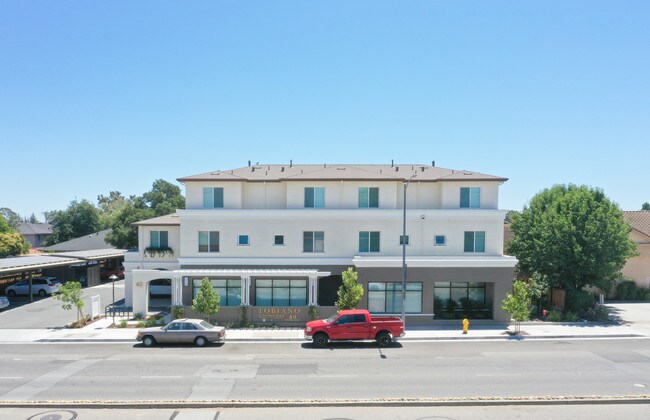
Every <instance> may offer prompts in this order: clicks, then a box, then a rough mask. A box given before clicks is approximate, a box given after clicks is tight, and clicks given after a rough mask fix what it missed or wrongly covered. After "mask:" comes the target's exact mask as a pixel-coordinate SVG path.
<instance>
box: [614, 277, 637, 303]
mask: <svg viewBox="0 0 650 420" xmlns="http://www.w3.org/2000/svg"><path fill="white" fill-rule="evenodd" d="M636 294H637V287H636V283H635V282H634V281H633V280H623V281H622V282H620V283H619V284H617V285H616V296H617V297H618V298H619V299H620V300H634V299H636Z"/></svg>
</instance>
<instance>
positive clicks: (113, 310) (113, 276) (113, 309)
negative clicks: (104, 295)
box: [108, 274, 118, 325]
mask: <svg viewBox="0 0 650 420" xmlns="http://www.w3.org/2000/svg"><path fill="white" fill-rule="evenodd" d="M108 279H109V280H111V281H112V282H113V306H112V307H111V309H112V310H111V312H113V325H115V280H117V279H118V277H117V276H116V275H115V274H111V276H110V277H109V278H108Z"/></svg>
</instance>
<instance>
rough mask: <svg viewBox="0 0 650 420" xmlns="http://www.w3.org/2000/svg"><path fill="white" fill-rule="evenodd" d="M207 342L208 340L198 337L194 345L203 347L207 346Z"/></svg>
mask: <svg viewBox="0 0 650 420" xmlns="http://www.w3.org/2000/svg"><path fill="white" fill-rule="evenodd" d="M207 342H208V340H206V339H205V337H196V339H195V340H194V344H196V345H197V347H203V346H205V345H206V343H207Z"/></svg>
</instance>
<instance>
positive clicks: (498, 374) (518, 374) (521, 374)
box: [476, 373, 524, 377]
mask: <svg viewBox="0 0 650 420" xmlns="http://www.w3.org/2000/svg"><path fill="white" fill-rule="evenodd" d="M476 376H486V377H491V376H524V374H523V373H477V374H476Z"/></svg>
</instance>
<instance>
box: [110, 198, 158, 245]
mask: <svg viewBox="0 0 650 420" xmlns="http://www.w3.org/2000/svg"><path fill="white" fill-rule="evenodd" d="M152 217H154V212H153V210H152V209H150V208H149V207H148V206H147V204H146V203H145V202H144V199H143V198H142V197H135V196H132V197H130V198H129V199H128V200H127V202H126V204H125V205H124V206H123V207H122V208H121V209H120V210H118V211H117V213H116V214H115V216H114V217H113V219H112V221H111V224H110V226H109V227H110V229H111V231H110V232H109V233H108V234H107V235H106V242H108V243H109V244H111V245H113V246H114V247H116V248H120V249H131V248H137V247H138V228H137V227H136V226H133V223H135V222H139V221H141V220H146V219H150V218H152Z"/></svg>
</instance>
